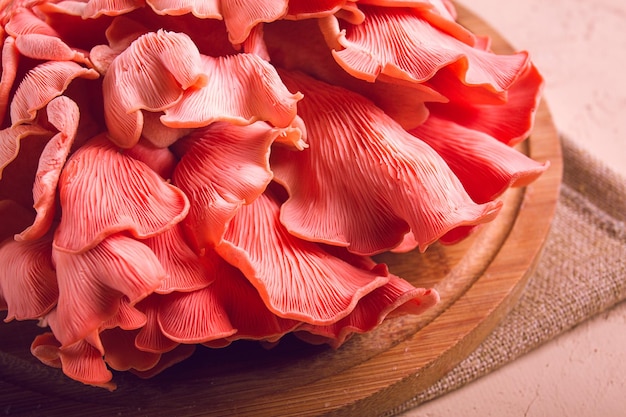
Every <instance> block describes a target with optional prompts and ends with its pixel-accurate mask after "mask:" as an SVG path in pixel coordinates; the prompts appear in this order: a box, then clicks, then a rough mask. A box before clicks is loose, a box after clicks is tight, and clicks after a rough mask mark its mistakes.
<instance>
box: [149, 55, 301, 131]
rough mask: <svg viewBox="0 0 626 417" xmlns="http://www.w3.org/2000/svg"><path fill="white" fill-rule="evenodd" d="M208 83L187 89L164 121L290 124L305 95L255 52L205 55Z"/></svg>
mask: <svg viewBox="0 0 626 417" xmlns="http://www.w3.org/2000/svg"><path fill="white" fill-rule="evenodd" d="M201 68H202V71H203V72H204V73H205V74H206V76H207V83H206V85H204V86H203V87H201V88H197V89H189V90H187V91H185V93H184V95H183V97H182V99H181V100H180V101H179V102H178V103H176V104H174V105H172V106H171V107H169V108H168V109H166V110H165V115H164V116H163V117H161V121H162V122H163V124H165V125H166V126H170V127H203V126H207V125H209V124H211V123H213V122H216V121H225V122H230V123H234V124H250V123H252V122H255V121H267V122H269V123H271V124H272V125H274V126H277V127H288V126H289V125H290V124H291V123H292V122H293V120H294V118H295V117H296V103H297V102H298V100H300V99H301V98H302V95H301V94H299V93H295V94H293V93H291V92H289V91H288V90H287V88H286V87H285V86H284V85H283V83H282V81H281V79H280V77H279V76H278V74H277V72H276V69H275V68H274V67H272V66H271V65H270V64H269V63H267V62H266V61H264V60H263V59H261V58H259V57H258V56H256V55H253V54H246V53H243V54H237V55H232V56H225V57H218V58H213V57H209V56H202V66H201Z"/></svg>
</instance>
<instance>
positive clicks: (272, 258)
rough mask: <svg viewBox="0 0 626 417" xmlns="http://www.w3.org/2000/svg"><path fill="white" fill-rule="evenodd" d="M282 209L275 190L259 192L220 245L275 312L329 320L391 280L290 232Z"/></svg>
mask: <svg viewBox="0 0 626 417" xmlns="http://www.w3.org/2000/svg"><path fill="white" fill-rule="evenodd" d="M279 209H280V206H279V201H277V200H276V197H275V196H274V195H272V194H270V193H268V192H266V193H265V194H263V195H261V196H259V197H258V198H257V199H256V200H255V201H254V202H253V203H252V204H249V205H247V206H244V207H242V208H241V209H240V210H239V212H238V213H237V215H236V216H235V217H234V218H233V220H232V221H231V222H230V224H229V225H228V228H227V230H226V233H225V235H224V240H223V242H222V243H221V244H220V245H219V246H217V247H216V250H217V251H218V253H219V254H220V255H221V256H222V257H223V258H224V259H226V260H227V261H228V262H229V263H231V264H232V265H234V266H236V267H237V268H239V269H240V270H241V271H242V272H243V274H244V275H245V276H246V278H247V279H248V280H249V281H250V282H251V283H252V285H254V287H255V288H256V289H257V291H258V292H259V294H260V295H261V297H262V298H263V301H264V302H265V304H266V306H267V308H268V309H269V310H270V311H272V312H273V313H274V314H276V315H278V316H280V317H283V318H288V319H294V320H300V321H303V322H307V323H312V324H330V323H333V322H336V321H337V320H340V319H342V318H343V317H345V316H347V315H348V314H350V312H351V311H352V310H353V309H354V308H355V307H356V305H357V303H358V302H359V300H360V299H361V298H362V297H364V296H365V295H366V294H368V293H370V292H372V291H374V290H375V289H376V288H378V287H380V286H382V285H385V284H386V283H387V282H388V280H389V277H388V276H385V275H380V274H378V273H377V272H378V271H370V270H363V269H361V268H359V267H355V266H353V265H352V264H350V263H348V262H346V261H344V260H342V259H339V258H336V257H334V256H331V255H330V254H329V253H328V252H326V251H324V250H323V249H322V248H321V247H320V246H319V245H317V244H316V243H312V242H307V241H304V240H300V239H298V238H297V237H295V236H293V235H291V234H290V233H289V232H288V231H287V230H286V229H285V228H284V226H283V225H282V224H281V223H280V220H279ZM251 230H254V231H255V233H254V234H251V233H250V231H251ZM267 248H272V250H271V251H270V250H268V249H267Z"/></svg>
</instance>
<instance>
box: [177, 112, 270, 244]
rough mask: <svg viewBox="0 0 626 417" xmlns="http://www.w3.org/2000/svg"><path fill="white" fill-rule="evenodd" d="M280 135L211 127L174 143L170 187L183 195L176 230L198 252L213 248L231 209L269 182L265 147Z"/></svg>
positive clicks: (260, 126) (255, 127)
mask: <svg viewBox="0 0 626 417" xmlns="http://www.w3.org/2000/svg"><path fill="white" fill-rule="evenodd" d="M281 132H282V130H280V129H276V128H272V127H271V126H269V125H268V124H266V123H263V122H257V123H253V124H251V125H247V126H236V125H232V124H229V123H213V124H212V125H210V126H208V127H207V128H204V129H198V130H196V131H195V132H194V133H192V134H191V135H189V137H187V138H185V139H184V140H183V141H182V143H181V144H178V146H177V149H179V150H180V151H181V153H182V157H181V159H180V162H179V163H178V165H177V166H176V169H175V171H174V175H173V183H174V184H175V185H176V186H178V187H180V189H181V190H183V191H184V192H185V194H186V195H187V196H189V200H190V202H191V203H190V204H191V208H190V211H189V215H188V216H187V217H186V218H185V219H184V220H183V222H182V226H183V228H184V230H185V232H186V235H187V237H188V238H189V239H190V243H191V245H192V247H193V248H194V250H196V251H197V252H198V253H202V251H203V250H205V249H206V248H207V247H212V246H214V245H216V244H218V243H219V242H220V241H221V238H222V235H223V233H224V228H225V227H226V225H227V224H228V222H229V220H230V219H231V218H232V217H233V216H234V215H235V213H236V212H237V210H239V208H240V207H241V206H242V205H245V204H249V203H251V202H252V201H254V200H255V199H256V198H257V197H258V196H259V195H260V194H261V193H263V191H264V190H265V187H266V186H267V184H268V183H269V182H270V181H271V179H272V172H271V171H270V167H269V154H270V147H271V145H272V143H273V142H274V140H275V139H276V138H277V137H278V136H279V135H280V134H281Z"/></svg>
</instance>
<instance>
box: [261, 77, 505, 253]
mask: <svg viewBox="0 0 626 417" xmlns="http://www.w3.org/2000/svg"><path fill="white" fill-rule="evenodd" d="M282 75H283V78H284V79H285V81H286V83H287V85H288V86H290V87H291V88H297V89H298V90H300V91H302V92H303V93H304V94H305V97H306V98H305V99H304V100H302V102H301V103H300V105H299V113H300V115H301V116H302V118H303V120H304V122H305V123H306V125H307V135H308V144H309V148H308V149H306V151H303V152H292V151H285V150H283V149H279V148H276V149H274V151H273V153H272V170H273V171H274V175H275V179H276V181H277V182H280V183H281V184H283V185H284V186H285V188H286V189H287V192H288V193H289V199H288V200H287V201H286V202H285V203H284V204H283V205H282V207H281V217H280V219H281V222H282V224H283V225H284V226H285V227H286V228H287V229H288V230H289V231H290V232H291V233H292V234H294V235H296V236H298V237H300V238H302V239H307V240H311V241H317V242H323V243H328V244H331V245H337V246H345V247H348V248H349V250H350V251H352V252H355V253H360V254H365V255H371V254H375V253H379V252H382V251H385V250H389V249H391V248H393V247H395V246H396V245H398V244H399V243H400V242H402V240H403V236H404V235H405V234H406V233H407V232H408V231H409V230H411V231H413V233H414V235H415V236H416V239H417V242H418V244H419V247H420V249H421V250H425V248H426V247H427V246H428V245H430V244H432V243H433V242H435V241H436V240H437V239H439V238H440V237H441V236H443V235H444V234H446V233H447V232H449V231H450V230H452V229H455V228H458V227H461V226H466V225H471V224H479V223H483V222H486V221H489V220H490V219H492V218H493V217H494V216H495V214H496V213H497V211H498V209H499V204H498V203H494V202H489V203H487V204H483V205H478V204H476V203H474V202H473V201H472V200H471V198H470V197H469V195H468V194H467V192H466V191H465V190H464V189H463V186H462V184H461V183H460V181H459V180H458V178H456V176H455V175H454V174H453V172H452V171H451V170H450V168H449V167H448V165H447V164H446V163H445V161H444V160H443V159H442V158H441V157H440V156H439V155H438V154H437V153H436V152H435V151H434V150H433V149H432V148H431V147H429V146H428V145H426V144H425V143H424V142H422V141H420V140H417V139H416V138H415V137H414V136H411V135H410V134H409V133H407V132H406V131H404V130H403V129H402V128H401V127H400V126H399V125H398V124H397V123H396V122H395V121H393V120H392V119H390V118H389V117H388V116H387V115H386V114H385V113H384V112H382V111H381V110H380V109H378V108H377V107H376V106H374V105H373V104H372V103H371V102H369V101H368V100H366V99H364V98H363V97H361V96H358V95H356V94H354V93H352V92H350V91H348V90H345V89H342V88H340V87H336V86H331V85H328V84H325V83H322V82H319V81H316V80H314V79H312V78H310V77H307V76H306V75H303V74H296V73H287V72H283V73H282ZM318 109H325V111H324V112H320V111H318Z"/></svg>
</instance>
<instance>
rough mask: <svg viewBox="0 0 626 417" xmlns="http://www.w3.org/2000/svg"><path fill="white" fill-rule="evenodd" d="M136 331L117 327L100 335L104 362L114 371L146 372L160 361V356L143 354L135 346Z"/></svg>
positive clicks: (148, 353)
mask: <svg viewBox="0 0 626 417" xmlns="http://www.w3.org/2000/svg"><path fill="white" fill-rule="evenodd" d="M136 335H137V331H128V330H123V329H121V328H119V327H115V328H113V329H108V330H105V331H103V332H102V333H100V338H101V340H102V346H103V347H104V352H105V354H104V361H105V362H106V364H107V365H108V366H109V367H111V368H112V369H115V370H116V371H128V370H130V369H134V370H137V371H148V370H150V369H152V368H154V367H155V366H156V365H157V364H158V363H159V360H160V359H161V355H160V354H158V353H153V352H145V351H142V350H140V349H137V347H136V346H135V337H136Z"/></svg>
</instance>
